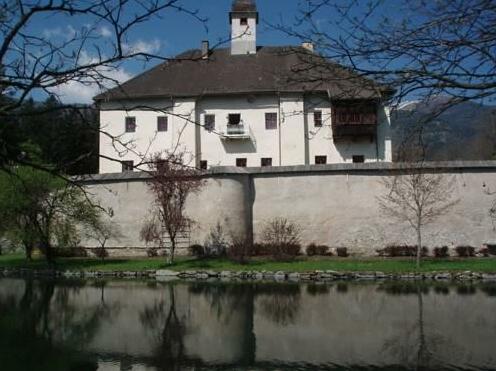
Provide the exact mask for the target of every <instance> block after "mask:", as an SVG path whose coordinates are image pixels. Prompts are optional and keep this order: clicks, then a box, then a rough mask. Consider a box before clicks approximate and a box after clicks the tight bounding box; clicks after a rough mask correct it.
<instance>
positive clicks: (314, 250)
mask: <svg viewBox="0 0 496 371" xmlns="http://www.w3.org/2000/svg"><path fill="white" fill-rule="evenodd" d="M330 249H331V248H330V247H329V246H327V245H316V244H314V243H311V244H310V245H308V246H307V248H306V249H305V252H306V253H307V255H308V256H315V255H319V256H331V255H332V253H331V252H330V251H329V250H330Z"/></svg>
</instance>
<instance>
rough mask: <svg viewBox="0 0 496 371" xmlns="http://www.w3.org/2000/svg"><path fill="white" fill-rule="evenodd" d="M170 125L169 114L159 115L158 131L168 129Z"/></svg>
mask: <svg viewBox="0 0 496 371" xmlns="http://www.w3.org/2000/svg"><path fill="white" fill-rule="evenodd" d="M168 127H169V118H168V117H167V116H159V117H157V131H167V130H168Z"/></svg>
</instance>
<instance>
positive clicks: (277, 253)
mask: <svg viewBox="0 0 496 371" xmlns="http://www.w3.org/2000/svg"><path fill="white" fill-rule="evenodd" d="M300 234H301V228H300V226H299V225H298V224H296V223H293V222H290V221H289V220H288V219H285V218H275V219H272V220H270V221H268V222H267V223H266V225H265V227H264V228H263V231H262V240H263V243H264V244H265V245H266V246H267V248H268V249H269V251H270V253H271V255H272V257H273V258H274V259H276V260H286V259H294V258H295V257H296V256H298V255H299V254H300V250H301V246H300Z"/></svg>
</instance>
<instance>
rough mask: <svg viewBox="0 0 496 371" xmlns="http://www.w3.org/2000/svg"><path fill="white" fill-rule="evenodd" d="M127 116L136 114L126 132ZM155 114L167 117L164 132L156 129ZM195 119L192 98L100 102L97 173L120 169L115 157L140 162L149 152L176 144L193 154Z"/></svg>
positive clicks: (192, 155) (153, 152) (174, 146)
mask: <svg viewBox="0 0 496 371" xmlns="http://www.w3.org/2000/svg"><path fill="white" fill-rule="evenodd" d="M126 116H130V117H136V132H134V133H126V132H125V118H126ZM158 116H167V117H168V130H167V131H166V132H158V131H157V117H158ZM194 122H195V101H194V100H187V99H184V100H175V101H172V100H167V99H164V100H148V101H139V102H116V103H104V104H102V106H101V110H100V129H101V131H102V133H101V134H100V154H101V155H102V157H100V173H117V172H120V171H121V170H122V165H121V163H120V162H118V161H124V160H126V161H134V163H135V164H139V163H140V162H141V161H142V160H143V159H144V158H146V157H148V156H151V155H153V154H155V153H158V152H161V151H164V150H173V149H175V148H177V149H178V150H182V151H184V152H187V153H188V154H190V155H191V158H194V156H195V125H194ZM105 157H108V158H110V159H108V158H105ZM191 161H193V160H191Z"/></svg>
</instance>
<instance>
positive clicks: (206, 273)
mask: <svg viewBox="0 0 496 371" xmlns="http://www.w3.org/2000/svg"><path fill="white" fill-rule="evenodd" d="M0 277H52V278H53V277H59V278H96V279H106V278H128V279H143V278H147V279H157V280H164V279H166V280H179V279H180V280H193V281H194V280H212V279H213V280H219V279H220V280H227V281H229V280H244V281H261V280H268V281H276V282H286V281H291V282H299V281H302V282H308V281H313V282H328V281H334V280H336V281H337V280H339V281H384V280H398V281H421V280H422V281H432V282H435V281H491V282H496V273H480V272H471V271H465V272H426V273H424V272H409V273H384V272H342V271H325V272H324V271H309V272H283V271H278V272H269V271H261V272H258V271H222V272H217V271H212V270H199V271H192V270H188V271H173V270H167V269H161V270H157V271H154V270H148V271H125V272H124V271H59V270H50V269H38V270H37V269H26V268H14V269H8V268H4V269H2V268H0Z"/></svg>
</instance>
